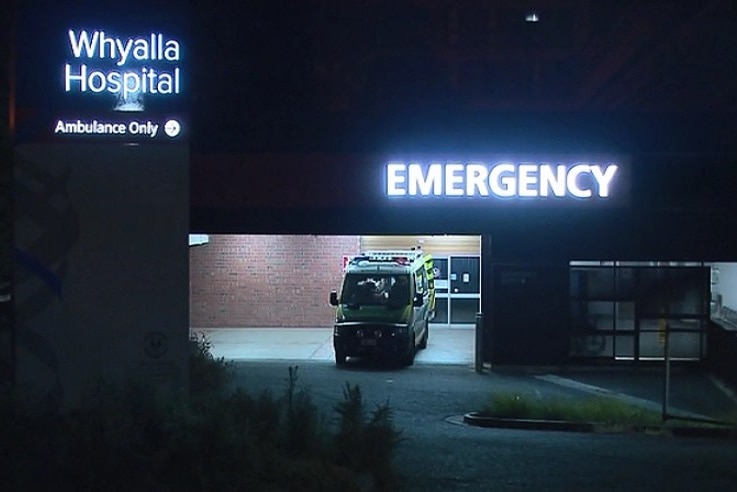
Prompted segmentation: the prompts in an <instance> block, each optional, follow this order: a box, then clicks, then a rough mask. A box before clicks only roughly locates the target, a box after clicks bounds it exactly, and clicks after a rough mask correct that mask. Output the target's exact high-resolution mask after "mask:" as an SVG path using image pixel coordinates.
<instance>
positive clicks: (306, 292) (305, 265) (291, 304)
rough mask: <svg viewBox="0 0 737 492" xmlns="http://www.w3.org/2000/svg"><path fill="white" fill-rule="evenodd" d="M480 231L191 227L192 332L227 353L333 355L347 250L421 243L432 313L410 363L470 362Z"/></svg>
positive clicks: (353, 252) (477, 298) (302, 356)
mask: <svg viewBox="0 0 737 492" xmlns="http://www.w3.org/2000/svg"><path fill="white" fill-rule="evenodd" d="M480 243H481V240H480V237H479V236H445V235H440V236H432V235H426V236H422V235H404V236H399V235H393V236H370V235H357V236H315V235H199V236H195V235H193V236H192V237H191V238H190V320H191V331H193V332H198V333H207V334H208V336H209V338H210V339H211V341H212V342H213V345H214V351H215V352H216V353H215V355H217V356H224V357H225V358H226V359H227V358H230V359H284V360H286V359H290V360H297V359H316V360H317V359H319V360H324V361H332V359H333V353H332V352H333V350H332V327H333V322H334V320H335V311H334V308H333V307H332V306H330V305H329V303H328V297H329V294H330V291H331V290H337V289H339V288H340V285H341V279H342V275H343V266H344V262H345V260H346V258H349V257H351V256H355V255H358V254H360V253H361V252H363V251H368V250H372V251H375V250H394V251H396V250H408V249H410V248H417V247H419V248H421V249H422V250H423V251H425V252H427V253H430V254H432V255H433V258H434V259H437V265H436V269H435V270H436V272H437V274H438V281H437V284H436V289H437V301H436V307H437V314H436V317H435V319H434V320H433V322H432V323H431V324H430V338H429V343H428V348H427V349H426V350H421V351H419V352H418V354H417V358H416V361H417V362H420V363H422V362H428V363H455V364H466V363H469V364H472V363H473V360H474V350H475V338H474V328H475V325H474V317H475V315H476V313H477V312H478V311H479V310H480V296H481V292H480V291H481V289H480Z"/></svg>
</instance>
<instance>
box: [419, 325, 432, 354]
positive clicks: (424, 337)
mask: <svg viewBox="0 0 737 492" xmlns="http://www.w3.org/2000/svg"><path fill="white" fill-rule="evenodd" d="M429 336H430V323H429V322H427V321H425V333H424V334H423V335H422V339H421V340H420V345H419V348H421V349H426V348H427V339H428V337H429Z"/></svg>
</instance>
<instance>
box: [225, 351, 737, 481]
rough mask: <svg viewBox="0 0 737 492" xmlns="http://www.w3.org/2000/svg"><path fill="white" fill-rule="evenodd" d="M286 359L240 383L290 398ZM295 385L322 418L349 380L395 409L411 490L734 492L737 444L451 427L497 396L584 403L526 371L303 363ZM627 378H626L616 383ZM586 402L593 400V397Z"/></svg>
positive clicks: (242, 373) (400, 458)
mask: <svg viewBox="0 0 737 492" xmlns="http://www.w3.org/2000/svg"><path fill="white" fill-rule="evenodd" d="M289 365H290V363H289V362H285V361H278V362H276V361H275V362H269V361H253V362H238V363H236V364H235V369H236V379H235V382H236V384H237V385H239V386H242V387H244V388H246V389H247V390H249V391H261V390H264V389H270V390H271V391H273V392H274V393H279V392H282V391H284V390H285V388H286V382H287V379H288V367H289ZM292 365H299V370H298V375H299V380H298V384H299V386H300V387H301V388H306V389H309V390H310V392H311V394H312V395H313V398H314V402H315V403H316V404H317V405H318V406H319V407H320V409H321V411H322V412H323V414H324V415H325V416H328V417H330V416H333V415H334V413H333V410H332V408H333V406H334V405H335V403H336V402H338V401H339V400H340V399H341V398H342V390H343V385H344V384H345V383H346V382H350V383H351V384H358V385H360V387H361V389H362V392H363V395H364V397H365V400H366V401H367V403H369V405H371V404H373V403H377V404H378V403H385V402H387V401H388V402H389V404H390V405H391V407H392V408H393V409H394V416H395V422H396V424H397V426H398V427H399V428H400V429H402V431H403V435H404V437H405V439H406V440H405V441H404V442H403V443H402V444H401V446H400V448H399V450H398V452H397V455H396V459H395V463H396V466H397V469H398V470H399V471H400V473H401V474H402V476H403V478H404V490H408V491H453V490H474V491H486V490H488V491H505V490H515V491H516V490H554V491H555V490H561V491H562V490H566V491H571V490H604V491H620V490H621V491H624V490H627V491H637V490H643V491H644V490H647V491H654V490H674V491H675V490H700V491H712V490H713V491H726V490H737V467H735V463H737V442H736V441H733V440H723V439H707V438H686V437H665V436H656V435H644V434H587V433H571V432H556V431H529V430H509V429H484V428H477V427H470V426H466V425H461V424H458V423H453V422H454V420H455V419H454V418H453V417H458V416H460V415H462V414H464V413H466V412H469V411H474V410H477V409H478V408H480V406H481V405H483V403H484V401H485V400H486V398H488V395H489V394H490V393H491V392H493V391H515V392H532V393H534V394H537V395H540V396H543V397H545V396H552V395H558V396H567V397H574V398H575V397H579V396H583V395H584V394H585V393H583V392H581V391H579V390H576V389H575V388H571V387H566V386H561V385H557V384H553V383H550V382H548V381H545V380H541V379H539V378H536V377H534V376H533V375H527V374H524V373H518V374H510V373H509V372H505V373H504V374H495V373H493V374H489V373H486V374H482V375H479V374H476V373H474V372H473V370H472V368H471V367H468V366H465V365H463V366H454V365H431V364H416V365H414V366H412V367H409V368H401V367H400V368H397V367H383V366H381V365H376V364H371V363H359V364H350V365H349V367H348V368H345V369H342V368H336V367H335V365H334V364H332V363H331V362H320V361H302V362H295V363H293V364H292ZM620 378H621V376H620ZM587 396H589V395H587Z"/></svg>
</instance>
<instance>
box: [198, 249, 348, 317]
mask: <svg viewBox="0 0 737 492" xmlns="http://www.w3.org/2000/svg"><path fill="white" fill-rule="evenodd" d="M358 252H359V237H358V236H261V235H211V236H210V242H209V243H207V244H204V245H200V246H192V247H190V255H189V258H190V260H189V262H190V325H191V326H192V327H193V328H215V327H219V328H223V327H271V326H274V327H277V326H284V327H302V326H304V327H328V326H331V325H332V323H333V321H334V318H335V308H333V307H332V306H330V304H328V297H329V294H330V291H331V290H337V289H338V288H339V287H340V281H341V278H342V274H343V270H342V257H343V255H354V254H356V253H358Z"/></svg>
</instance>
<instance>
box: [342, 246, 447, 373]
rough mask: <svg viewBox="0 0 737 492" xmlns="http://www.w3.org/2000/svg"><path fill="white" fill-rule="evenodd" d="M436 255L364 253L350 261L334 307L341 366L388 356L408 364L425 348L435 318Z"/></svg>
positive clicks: (414, 249)
mask: <svg viewBox="0 0 737 492" xmlns="http://www.w3.org/2000/svg"><path fill="white" fill-rule="evenodd" d="M432 271H433V265H432V256H431V255H429V254H424V253H423V252H422V250H421V249H419V248H413V249H409V250H401V251H366V252H363V253H361V254H360V255H357V256H355V257H353V258H351V259H350V261H349V262H348V265H347V267H346V269H345V275H344V276H343V282H342V286H341V289H340V292H338V291H333V292H331V293H330V304H331V305H333V306H335V308H336V310H335V325H334V327H333V348H334V349H335V362H336V364H337V365H343V364H345V363H346V361H347V359H348V357H354V356H357V357H360V356H387V357H390V358H393V359H395V360H397V361H400V362H402V363H404V364H406V365H411V364H413V363H414V359H415V354H416V352H417V350H418V349H424V348H425V347H427V341H428V337H429V326H428V324H429V322H430V320H431V319H432V318H433V317H434V315H435V285H434V281H433V277H432Z"/></svg>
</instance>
